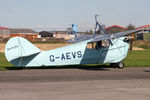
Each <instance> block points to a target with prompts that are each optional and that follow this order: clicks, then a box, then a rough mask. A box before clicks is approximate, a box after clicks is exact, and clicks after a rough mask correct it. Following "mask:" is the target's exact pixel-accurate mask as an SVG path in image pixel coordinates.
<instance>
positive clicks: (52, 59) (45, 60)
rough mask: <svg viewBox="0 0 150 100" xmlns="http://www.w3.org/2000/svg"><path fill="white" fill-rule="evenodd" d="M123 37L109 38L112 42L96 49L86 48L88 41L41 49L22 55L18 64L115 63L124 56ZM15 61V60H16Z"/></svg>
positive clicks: (125, 43)
mask: <svg viewBox="0 0 150 100" xmlns="http://www.w3.org/2000/svg"><path fill="white" fill-rule="evenodd" d="M124 39H125V37H119V38H116V39H112V40H110V41H111V43H112V44H110V45H109V46H105V47H103V46H102V47H100V48H98V49H91V48H88V46H87V45H88V41H90V40H87V41H83V42H80V43H76V44H72V45H69V46H65V47H62V48H57V49H54V50H49V51H41V52H40V53H38V54H35V55H33V56H31V57H23V58H20V59H18V60H21V63H20V66H25V67H28V66H57V65H78V64H100V63H117V62H120V61H122V60H123V59H124V58H125V57H126V56H127V52H128V48H129V44H128V43H127V42H124V41H123V40H124ZM16 62H17V61H16Z"/></svg>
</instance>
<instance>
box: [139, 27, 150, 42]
mask: <svg viewBox="0 0 150 100" xmlns="http://www.w3.org/2000/svg"><path fill="white" fill-rule="evenodd" d="M136 29H139V30H142V31H141V32H138V33H137V35H136V38H137V40H149V41H150V24H148V25H144V26H141V27H137V28H136Z"/></svg>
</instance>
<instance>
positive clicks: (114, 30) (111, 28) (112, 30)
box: [105, 25, 127, 34]
mask: <svg viewBox="0 0 150 100" xmlns="http://www.w3.org/2000/svg"><path fill="white" fill-rule="evenodd" d="M105 30H106V32H107V33H108V34H112V33H117V32H123V31H126V30H127V28H125V27H122V26H119V25H112V26H109V27H106V28H105Z"/></svg>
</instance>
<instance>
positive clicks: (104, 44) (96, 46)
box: [87, 40, 110, 50]
mask: <svg viewBox="0 0 150 100" xmlns="http://www.w3.org/2000/svg"><path fill="white" fill-rule="evenodd" d="M108 46H110V42H109V41H108V40H101V41H97V42H91V43H88V44H87V48H88V49H95V50H97V49H100V48H105V47H108Z"/></svg>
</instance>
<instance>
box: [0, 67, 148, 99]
mask: <svg viewBox="0 0 150 100" xmlns="http://www.w3.org/2000/svg"><path fill="white" fill-rule="evenodd" d="M92 99H93V100H150V67H138V68H136V67H135V68H125V69H114V68H96V69H84V68H83V69H82V68H70V69H69V68H66V69H31V70H13V71H0V100H92Z"/></svg>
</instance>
